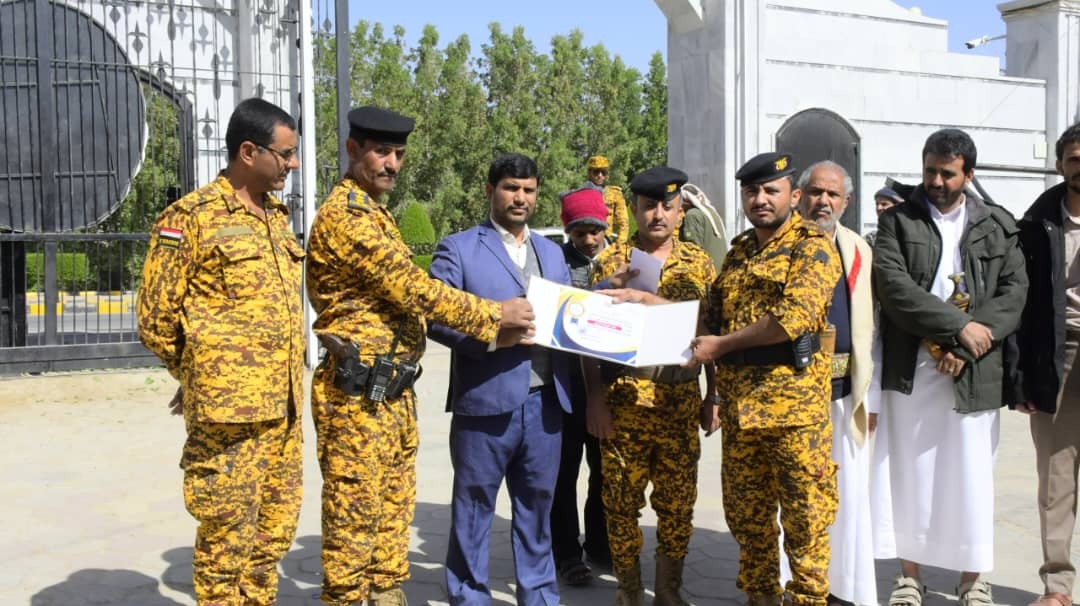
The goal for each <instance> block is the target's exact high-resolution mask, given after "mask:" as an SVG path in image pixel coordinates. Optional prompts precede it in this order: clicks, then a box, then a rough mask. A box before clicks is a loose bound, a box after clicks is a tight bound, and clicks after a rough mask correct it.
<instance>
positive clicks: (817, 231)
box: [795, 219, 827, 238]
mask: <svg viewBox="0 0 1080 606" xmlns="http://www.w3.org/2000/svg"><path fill="white" fill-rule="evenodd" d="M795 229H798V230H801V231H802V233H803V235H806V236H811V237H821V238H824V237H826V235H827V234H826V233H825V230H824V229H821V226H820V225H818V224H817V223H814V222H813V221H808V220H806V219H803V220H802V221H799V223H798V224H797V225H795Z"/></svg>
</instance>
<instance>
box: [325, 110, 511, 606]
mask: <svg viewBox="0 0 1080 606" xmlns="http://www.w3.org/2000/svg"><path fill="white" fill-rule="evenodd" d="M349 122H350V124H351V126H352V129H351V131H350V134H349V138H348V139H347V140H346V149H347V151H348V153H349V172H348V173H347V174H346V175H345V177H344V178H343V179H342V180H341V182H340V183H338V185H337V186H336V187H335V188H334V189H333V190H332V191H331V192H330V195H329V196H328V197H327V199H326V201H325V202H324V203H323V205H322V206H321V207H320V208H319V212H318V214H317V215H316V217H315V222H314V224H313V225H312V231H311V241H310V244H309V246H308V263H307V272H308V274H307V291H308V296H309V297H310V299H311V304H312V306H314V308H315V311H316V312H317V313H318V318H317V319H316V320H315V332H316V333H317V334H318V335H319V336H320V340H324V339H327V338H329V337H336V338H338V339H340V341H339V342H345V343H349V342H351V343H352V344H353V345H354V346H355V347H356V348H357V349H358V354H357V353H356V352H350V351H348V350H344V349H338V348H334V349H336V351H335V350H331V351H330V352H329V353H328V355H327V356H326V358H325V359H324V360H323V362H322V364H320V365H319V367H318V368H317V369H316V370H315V377H314V380H313V385H312V394H311V407H312V414H313V418H314V421H315V430H316V434H317V437H318V444H317V450H318V456H319V466H320V468H321V470H322V474H323V489H322V535H323V543H322V565H323V571H324V573H325V576H324V577H323V592H322V599H323V601H324V602H326V603H327V604H336V605H345V604H363V603H364V601H365V600H368V601H370V602H371V603H373V604H404V603H405V594H404V592H403V591H402V590H401V583H402V582H403V581H405V580H406V579H407V578H408V577H409V563H408V553H409V524H410V523H411V521H412V518H413V510H414V508H415V503H416V470H415V464H416V449H417V440H418V438H417V427H416V401H415V396H414V394H413V391H412V389H411V385H409V386H408V388H406V389H405V390H404V391H403V392H402V393H401V394H400V395H399V396H398V397H396V398H395V397H387V398H386V399H385V400H384V401H382V402H379V401H376V400H377V399H378V397H377V396H376V394H375V393H374V392H372V391H370V390H368V391H366V392H365V393H359V394H356V395H350V394H349V393H346V392H345V391H343V390H342V389H340V388H339V387H337V386H335V383H334V377H335V367H336V366H338V365H339V364H342V363H344V362H346V360H344V359H343V358H344V357H346V356H353V357H357V356H358V359H359V362H360V363H362V364H365V365H368V366H369V367H370V366H373V365H374V362H375V358H376V356H380V355H387V356H389V357H391V358H392V359H393V361H394V367H395V374H396V373H400V372H401V369H402V365H401V363H402V362H407V361H417V360H419V359H420V356H421V355H423V353H424V346H425V340H424V339H425V337H424V335H425V332H426V325H425V316H429V317H431V318H432V319H433V320H437V321H438V322H440V323H443V324H446V325H448V326H452V327H454V328H455V329H457V330H459V331H461V332H463V333H465V334H468V335H470V336H472V337H474V338H476V339H478V340H480V341H484V342H489V343H490V342H492V341H496V342H497V344H498V345H499V346H507V345H512V344H516V343H517V342H518V341H519V340H520V339H522V338H524V335H525V333H526V331H527V330H529V329H530V326H531V320H532V308H531V307H530V306H529V304H528V303H527V302H526V301H525V299H522V298H516V299H512V300H509V301H504V302H502V303H501V304H500V303H498V302H495V301H489V300H486V299H481V298H479V297H476V296H473V295H470V294H468V293H465V292H462V291H459V290H455V289H453V288H450V287H448V286H445V285H444V284H443V283H441V282H438V281H436V280H433V279H431V278H429V277H428V275H427V273H426V272H425V271H424V270H422V269H420V268H419V267H417V266H416V265H414V264H413V263H412V261H411V256H412V253H411V251H410V250H409V247H408V246H407V245H406V244H405V242H404V241H403V240H402V238H401V232H399V231H398V228H397V224H396V223H395V221H394V218H393V216H392V215H391V214H390V211H389V210H387V208H386V206H385V205H384V204H383V201H384V200H385V196H386V194H388V193H389V192H390V191H391V190H392V189H393V187H394V184H395V180H396V177H397V174H398V171H399V170H400V169H401V164H402V161H403V159H404V156H405V143H406V138H407V137H408V135H409V133H410V132H411V131H412V128H413V120H412V119H411V118H407V117H405V116H401V115H399V114H396V113H394V112H390V111H387V110H384V109H380V108H376V107H362V108H359V109H355V110H353V111H352V112H350V113H349ZM333 342H334V341H332V340H324V344H330V343H333ZM328 349H330V348H328ZM369 385H370V383H369Z"/></svg>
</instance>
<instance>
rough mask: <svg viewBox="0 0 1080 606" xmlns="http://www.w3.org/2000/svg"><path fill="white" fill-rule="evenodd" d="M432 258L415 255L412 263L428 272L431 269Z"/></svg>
mask: <svg viewBox="0 0 1080 606" xmlns="http://www.w3.org/2000/svg"><path fill="white" fill-rule="evenodd" d="M431 257H432V255H414V256H413V258H412V262H413V263H415V264H416V266H417V267H419V268H420V269H422V270H424V271H428V270H429V269H431Z"/></svg>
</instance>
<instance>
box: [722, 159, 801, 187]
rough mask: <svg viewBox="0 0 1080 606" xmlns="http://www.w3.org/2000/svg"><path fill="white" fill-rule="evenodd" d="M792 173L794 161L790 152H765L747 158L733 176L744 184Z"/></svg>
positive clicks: (760, 181) (763, 181)
mask: <svg viewBox="0 0 1080 606" xmlns="http://www.w3.org/2000/svg"><path fill="white" fill-rule="evenodd" d="M793 174H795V163H794V162H793V161H792V159H791V154H778V153H776V152H765V153H763V154H758V155H756V156H754V157H753V158H750V159H749V160H747V161H746V164H743V165H742V168H740V169H739V170H738V171H736V172H735V178H736V179H738V180H739V181H740V182H742V183H746V184H752V183H768V182H769V181H775V180H776V179H779V178H780V177H786V176H788V175H793Z"/></svg>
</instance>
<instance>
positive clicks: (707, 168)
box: [662, 0, 1080, 233]
mask: <svg viewBox="0 0 1080 606" xmlns="http://www.w3.org/2000/svg"><path fill="white" fill-rule="evenodd" d="M667 4H671V2H670V0H669V1H668V2H667ZM701 6H702V23H701V25H702V27H701V29H700V30H697V31H689V32H685V33H681V32H680V31H677V30H676V29H675V28H673V27H669V36H668V40H669V42H668V63H669V104H670V105H669V108H670V109H669V116H670V117H669V150H670V157H671V163H672V165H674V166H679V167H681V168H683V169H685V170H687V172H689V173H690V174H691V177H692V178H694V179H697V180H698V181H699V182H700V184H702V185H703V186H704V187H706V188H707V189H706V191H708V192H709V193H710V195H712V196H713V198H714V200H717V201H718V202H719V201H721V200H722V201H724V206H725V208H724V211H723V213H722V214H724V216H725V219H726V220H727V221H728V223H729V232H730V233H738V232H739V231H741V230H742V229H745V227H746V225H745V222H744V221H743V220H742V217H741V211H739V210H738V209H737V206H738V202H737V199H736V198H735V194H736V192H737V190H736V189H735V187H734V185H735V184H734V170H735V169H736V168H737V167H738V166H739V165H741V164H742V162H744V161H745V160H746V159H748V158H749V157H751V156H753V155H754V154H756V153H760V152H763V151H769V150H771V149H773V147H774V146H775V141H776V133H777V131H778V130H779V129H780V127H781V126H782V125H783V124H784V122H785V121H786V120H788V119H789V118H791V117H792V116H793V115H794V114H796V113H798V112H799V111H801V110H804V109H810V108H815V107H817V108H824V109H828V110H831V111H833V112H835V113H837V114H839V115H840V116H841V117H843V118H844V119H845V120H847V121H848V122H849V123H850V124H851V125H852V127H853V128H854V129H855V131H856V132H857V133H858V134H859V137H860V139H861V146H860V152H861V158H860V164H861V172H862V174H861V175H853V177H854V178H857V179H859V181H860V187H859V190H860V191H861V192H862V198H863V199H862V200H859V201H858V202H859V203H860V204H861V209H860V211H861V212H860V217H861V219H862V224H863V229H864V231H869V230H870V229H873V227H874V225H875V224H876V219H875V214H874V210H873V200H872V199H870V196H871V195H872V194H873V192H874V191H876V190H877V189H878V188H879V187H881V185H882V184H883V183H884V178H885V177H886V176H894V177H896V178H898V179H900V180H903V181H906V182H910V183H916V182H918V181H919V175H920V172H921V157H920V156H921V150H922V145H923V142H924V141H925V139H926V137H927V136H928V135H929V134H930V133H932V132H933V131H935V130H937V129H939V128H944V127H957V128H961V129H963V130H965V131H967V132H968V133H969V134H970V135H971V136H972V138H973V139H974V140H975V144H976V146H977V147H978V150H979V163H980V164H999V165H1010V166H1019V167H1030V168H1041V167H1044V166H1046V162H1047V161H1046V158H1045V157H1044V156H1040V152H1043V151H1045V147H1046V141H1047V113H1046V111H1045V108H1046V107H1047V85H1046V83H1045V81H1044V80H1042V79H1035V78H1021V77H1013V76H1002V75H1000V66H999V65H998V60H997V59H996V58H993V57H983V56H975V55H964V54H957V53H949V52H947V37H948V29H947V25H948V24H947V23H946V22H944V21H941V20H937V19H931V18H927V17H923V16H921V15H916V14H913V13H911V12H909V11H907V10H906V9H903V8H902V7H900V6H898V5H896V4H894V3H893V2H889V1H888V0H827V1H826V0H771V1H770V2H768V3H764V2H762V3H759V2H754V1H747V0H704V1H703V2H702V3H701ZM662 8H663V7H662ZM683 18H684V20H685V16H684V17H683ZM1018 73H1023V72H1018ZM1077 94H1080V92H1078V93H1077ZM1050 153H1051V154H1052V153H1053V152H1052V144H1051V145H1050ZM976 174H977V175H978V176H979V178H980V181H981V182H982V183H983V185H984V187H986V189H987V190H988V191H989V193H990V194H991V196H993V197H994V198H995V199H996V200H997V201H998V202H999V203H1002V204H1003V205H1004V206H1006V207H1007V208H1009V209H1010V210H1011V211H1013V213H1014V214H1019V213H1021V212H1022V211H1023V210H1024V209H1025V208H1026V207H1027V206H1028V205H1029V204H1030V203H1031V201H1032V200H1033V199H1034V198H1035V196H1036V195H1038V194H1039V193H1040V192H1041V191H1042V190H1043V189H1044V188H1045V186H1046V180H1045V179H1044V178H1043V177H1042V176H1041V175H1038V174H1026V173H1022V172H992V171H978V170H976ZM716 192H720V193H719V195H718V194H717V193H716Z"/></svg>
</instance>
